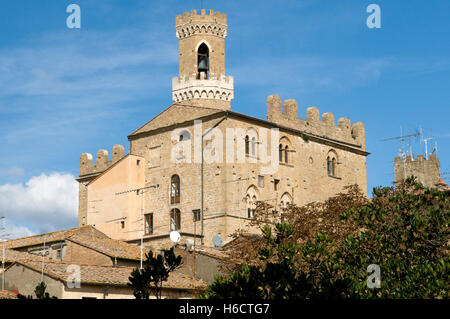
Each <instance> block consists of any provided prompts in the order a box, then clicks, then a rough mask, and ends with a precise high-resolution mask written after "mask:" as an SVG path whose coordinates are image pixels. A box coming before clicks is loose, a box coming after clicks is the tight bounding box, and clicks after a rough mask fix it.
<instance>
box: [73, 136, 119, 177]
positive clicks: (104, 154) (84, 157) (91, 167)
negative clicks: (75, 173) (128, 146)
mask: <svg viewBox="0 0 450 319" xmlns="http://www.w3.org/2000/svg"><path fill="white" fill-rule="evenodd" d="M124 156H125V148H124V147H123V146H122V145H118V144H117V145H114V147H113V153H112V160H111V161H110V160H109V156H108V151H107V150H99V151H98V152H97V158H96V162H95V164H94V163H93V158H92V154H89V153H83V154H81V156H80V177H81V176H84V175H90V174H96V173H101V172H103V171H105V170H106V169H108V168H109V167H110V166H111V165H113V164H115V163H116V162H117V161H119V160H120V159H122V158H123V157H124Z"/></svg>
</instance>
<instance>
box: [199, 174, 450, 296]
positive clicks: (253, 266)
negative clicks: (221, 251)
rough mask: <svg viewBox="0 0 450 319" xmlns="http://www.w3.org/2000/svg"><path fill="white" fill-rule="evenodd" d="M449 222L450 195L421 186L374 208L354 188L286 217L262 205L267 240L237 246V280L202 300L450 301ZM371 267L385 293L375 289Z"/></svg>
mask: <svg viewBox="0 0 450 319" xmlns="http://www.w3.org/2000/svg"><path fill="white" fill-rule="evenodd" d="M449 215H450V200H449V193H448V192H443V191H438V190H434V189H428V188H424V187H423V186H422V185H421V184H418V183H415V181H414V179H407V180H406V181H405V182H404V183H402V184H401V185H397V187H396V188H395V189H394V188H391V187H385V188H377V189H374V197H373V198H372V199H371V200H368V199H366V198H365V197H364V196H363V194H362V193H361V192H360V191H359V189H358V188H357V186H351V187H348V188H347V189H346V191H345V192H344V193H342V194H338V195H337V196H335V197H332V198H330V199H328V200H327V201H325V202H324V203H312V204H308V205H305V206H302V207H297V206H293V205H291V206H289V207H288V208H287V209H286V210H284V211H282V212H280V213H273V207H270V206H268V205H267V204H264V203H260V204H259V205H258V208H257V212H256V218H255V221H254V224H256V225H258V226H259V227H260V228H261V230H262V234H263V236H262V237H261V239H259V240H255V238H254V237H248V236H247V237H244V239H242V238H241V239H240V240H236V241H235V244H233V243H232V244H230V245H229V247H228V253H229V254H230V260H234V261H237V262H235V263H228V264H227V265H225V266H224V269H228V270H229V271H231V274H230V275H229V276H228V277H217V278H216V280H215V281H214V283H213V284H212V285H211V286H209V287H208V288H207V290H206V292H205V293H204V295H203V296H202V297H204V298H230V297H236V298H246V297H248V298H302V299H303V298H448V297H449V283H450V278H449V269H450V257H449V245H450V237H449V229H448V220H449ZM273 233H274V234H273ZM235 236H236V237H238V236H239V234H235ZM371 264H376V265H378V266H379V267H380V270H381V278H380V279H381V287H380V288H379V289H377V288H369V287H368V285H367V281H368V276H369V275H370V274H369V273H368V272H367V268H368V266H369V265H371Z"/></svg>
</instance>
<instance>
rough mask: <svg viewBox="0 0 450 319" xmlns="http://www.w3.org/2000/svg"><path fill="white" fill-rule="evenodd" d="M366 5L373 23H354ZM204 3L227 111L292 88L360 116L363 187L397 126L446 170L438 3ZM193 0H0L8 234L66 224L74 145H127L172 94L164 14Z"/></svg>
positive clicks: (445, 8)
mask: <svg viewBox="0 0 450 319" xmlns="http://www.w3.org/2000/svg"><path fill="white" fill-rule="evenodd" d="M71 3H76V4H78V5H79V6H80V7H81V10H82V12H81V14H82V28H81V29H79V30H76V29H68V28H67V27H66V18H67V16H68V14H67V13H66V7H67V6H68V5H69V4H71ZM371 3H376V4H378V5H379V6H380V7H381V21H382V28H381V29H369V28H367V26H366V19H367V17H368V16H369V13H367V12H366V8H367V6H368V5H369V4H371ZM205 8H206V9H207V10H208V9H214V10H217V11H220V12H223V13H226V14H227V15H228V25H229V30H228V37H227V40H226V67H227V71H226V73H227V74H228V75H232V76H234V79H235V99H234V101H233V102H232V109H233V110H235V111H238V112H241V113H246V114H249V115H253V116H256V117H260V118H265V112H266V97H267V96H268V95H270V94H279V95H280V96H281V97H282V99H290V98H294V99H296V100H297V101H298V103H299V116H300V117H303V118H305V117H306V108H308V107H310V106H316V107H318V108H319V110H320V111H321V113H324V112H333V113H334V115H335V117H336V119H337V118H339V117H344V116H346V117H349V118H350V120H351V121H352V122H356V121H362V122H364V124H365V127H366V136H367V150H368V151H369V152H371V153H372V154H371V155H370V156H369V157H368V160H367V171H368V185H369V187H368V189H369V193H370V192H371V189H372V188H373V187H374V186H377V185H390V184H391V183H392V181H393V178H394V175H393V172H394V169H393V158H394V156H396V155H397V153H398V150H399V148H400V144H399V143H398V142H396V141H390V142H381V141H380V140H381V139H383V138H387V137H392V136H398V135H399V134H400V126H402V127H403V132H404V133H405V134H406V133H410V132H413V130H414V129H415V128H418V127H419V126H422V128H423V131H424V133H425V135H426V136H428V135H430V134H432V135H433V137H434V141H437V142H438V156H439V158H440V161H441V172H449V171H450V165H449V164H448V162H449V158H450V129H449V126H448V119H449V115H450V111H449V106H450V90H449V83H450V54H449V53H450V41H448V34H449V33H450V22H449V20H448V12H450V2H449V1H442V0H430V1H427V2H424V1H418V0H417V1H413V0H409V1H392V0H372V1H360V0H340V1H335V0H328V1H326V0H320V1H318V0H303V1H302V0H297V1H262V0H258V1H250V0H247V1H217V0H215V1H213V0H205ZM191 9H200V0H198V1H181V0H178V1H175V0H166V1H150V0H145V1H144V0H134V1H123V0H71V1H62V0H40V1H34V0H16V1H2V3H1V4H0V15H1V17H0V39H1V40H0V144H1V145H2V147H1V148H0V216H2V215H3V216H6V217H7V220H8V221H7V223H8V225H7V226H8V228H9V231H10V233H11V234H12V236H13V237H14V236H19V235H27V234H31V233H37V232H43V231H52V230H57V229H61V228H67V227H75V226H76V223H77V222H76V205H77V204H76V191H77V190H76V183H74V182H73V176H76V175H77V174H78V165H79V156H80V154H81V153H82V152H89V153H92V154H95V153H96V152H97V150H98V149H100V148H104V149H107V150H109V151H110V150H111V149H112V146H113V145H114V144H117V143H119V144H122V145H125V146H128V141H127V139H126V136H127V135H128V134H130V133H131V132H133V131H134V130H135V129H136V128H138V127H140V126H141V125H142V124H144V123H145V122H146V121H148V120H150V119H151V118H152V117H154V116H155V115H157V114H158V113H159V112H160V111H161V110H162V109H164V108H166V107H167V106H169V105H170V104H171V79H172V77H173V76H177V75H178V60H177V59H178V40H177V38H176V37H175V26H174V23H175V15H176V14H181V13H183V12H184V11H190V10H191ZM434 141H433V142H432V144H433V146H434ZM413 142H414V144H413V150H414V151H415V153H422V152H423V145H421V144H420V143H418V142H417V141H413ZM444 176H447V177H450V175H444ZM446 181H447V182H449V180H446ZM62 193H64V194H65V195H64V196H61V194H62Z"/></svg>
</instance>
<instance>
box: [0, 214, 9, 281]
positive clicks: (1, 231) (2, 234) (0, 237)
mask: <svg viewBox="0 0 450 319" xmlns="http://www.w3.org/2000/svg"><path fill="white" fill-rule="evenodd" d="M0 220H1V221H2V224H1V227H0V242H1V243H2V290H5V254H6V252H5V241H6V238H7V237H8V236H9V234H6V226H5V217H4V216H0Z"/></svg>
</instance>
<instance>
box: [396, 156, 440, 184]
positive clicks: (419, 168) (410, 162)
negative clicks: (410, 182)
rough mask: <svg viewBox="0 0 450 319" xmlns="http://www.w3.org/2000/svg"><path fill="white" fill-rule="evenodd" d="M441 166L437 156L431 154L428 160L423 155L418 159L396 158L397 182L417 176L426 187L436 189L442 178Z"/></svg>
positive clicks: (408, 157) (410, 157)
mask: <svg viewBox="0 0 450 319" xmlns="http://www.w3.org/2000/svg"><path fill="white" fill-rule="evenodd" d="M440 166H441V165H440V162H439V159H438V158H437V156H436V154H430V155H429V157H428V159H426V158H425V157H424V156H423V155H417V157H416V158H414V157H412V156H410V155H408V156H406V158H405V159H402V158H401V157H399V156H396V157H395V159H394V170H395V182H400V181H402V180H404V179H406V178H408V177H411V176H415V177H416V178H417V181H419V182H420V183H422V184H423V185H424V186H426V187H435V186H436V183H438V182H439V181H440V178H441V172H440Z"/></svg>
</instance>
